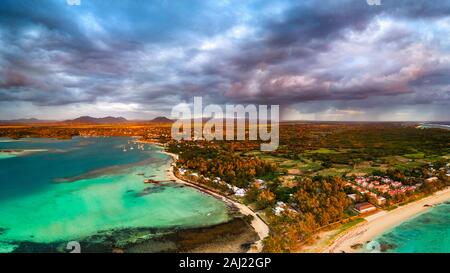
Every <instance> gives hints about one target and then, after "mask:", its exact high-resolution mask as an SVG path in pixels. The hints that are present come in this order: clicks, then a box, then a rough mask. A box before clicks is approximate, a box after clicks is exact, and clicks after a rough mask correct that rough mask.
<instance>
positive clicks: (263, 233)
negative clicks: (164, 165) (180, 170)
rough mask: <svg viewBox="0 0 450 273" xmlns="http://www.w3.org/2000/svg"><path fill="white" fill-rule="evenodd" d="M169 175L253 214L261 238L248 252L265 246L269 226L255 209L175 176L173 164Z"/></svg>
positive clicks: (242, 212)
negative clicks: (264, 240)
mask: <svg viewBox="0 0 450 273" xmlns="http://www.w3.org/2000/svg"><path fill="white" fill-rule="evenodd" d="M161 152H162V153H165V154H167V155H170V156H171V157H172V158H173V160H174V161H175V162H176V160H178V155H176V154H172V153H168V152H165V151H161ZM168 177H169V179H171V180H175V181H176V182H177V183H181V184H185V185H188V186H190V187H194V188H196V189H198V190H200V191H203V192H205V193H207V194H210V195H212V196H214V197H216V198H219V199H221V200H222V201H224V202H226V203H230V204H232V205H233V206H235V207H236V208H237V209H239V212H240V213H241V214H243V215H252V216H253V220H252V223H251V226H252V227H253V229H254V230H255V232H256V233H257V234H258V236H259V240H258V241H256V242H255V244H254V246H253V247H251V248H250V249H249V251H248V253H259V252H261V251H262V248H263V243H262V241H263V239H264V238H266V237H267V236H268V235H269V227H268V226H267V224H266V223H264V221H263V220H262V219H261V218H260V217H259V216H258V215H257V214H256V213H255V212H254V211H253V210H251V209H250V208H249V207H247V206H246V205H244V204H241V203H239V202H236V201H234V200H232V199H230V198H228V197H226V196H223V195H221V194H219V193H217V192H214V191H211V190H209V189H206V188H203V187H200V186H198V185H196V184H193V183H190V182H189V181H185V180H182V179H179V178H178V177H176V176H175V174H174V170H173V165H171V167H170V169H169V171H168Z"/></svg>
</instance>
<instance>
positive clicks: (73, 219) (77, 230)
mask: <svg viewBox="0 0 450 273" xmlns="http://www.w3.org/2000/svg"><path fill="white" fill-rule="evenodd" d="M0 140H5V139H0ZM130 140H131V139H129V138H74V139H72V140H53V139H27V140H26V141H23V140H22V141H17V142H15V141H0V149H3V150H4V149H47V150H48V151H47V152H36V153H30V154H24V155H19V156H15V157H8V158H2V159H1V160H0V252H9V251H12V250H13V249H14V246H15V245H17V243H18V242H21V241H29V242H38V243H51V242H55V241H71V240H78V239H80V238H83V237H87V236H90V235H94V234H96V233H98V232H100V231H104V230H113V229H115V230H117V229H122V228H141V227H149V228H170V227H199V226H208V225H213V224H218V223H222V222H225V221H227V220H228V218H229V216H228V212H227V208H226V205H225V204H224V203H222V202H220V201H218V200H216V199H215V198H212V197H210V196H208V195H205V194H203V193H201V192H199V191H197V190H195V189H192V188H189V187H178V186H177V185H176V184H174V183H172V182H169V183H165V184H164V183H163V185H149V184H144V183H143V180H144V178H145V177H149V178H151V179H155V180H166V179H167V177H166V170H167V168H168V166H169V164H170V163H171V159H170V157H169V156H167V155H165V154H163V153H160V151H161V148H159V147H157V146H153V145H145V147H144V150H143V151H142V150H139V149H137V145H136V144H133V145H131V144H128V143H129V142H130ZM124 147H126V148H127V151H126V152H124V151H123V148H124ZM130 147H134V149H133V150H131V149H130ZM142 174H144V175H145V177H144V176H142ZM61 181H73V182H70V183H61Z"/></svg>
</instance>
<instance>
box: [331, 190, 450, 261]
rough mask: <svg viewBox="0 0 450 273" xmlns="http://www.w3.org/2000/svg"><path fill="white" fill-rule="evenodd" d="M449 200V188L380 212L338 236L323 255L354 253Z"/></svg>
mask: <svg viewBox="0 0 450 273" xmlns="http://www.w3.org/2000/svg"><path fill="white" fill-rule="evenodd" d="M448 200H450V188H447V189H444V190H441V191H438V192H435V193H434V194H433V195H431V196H428V197H425V198H422V199H420V200H417V201H415V202H412V203H409V204H407V205H405V206H402V207H399V208H396V209H394V210H392V211H381V212H378V213H376V214H373V215H370V216H368V217H366V218H365V220H366V221H365V222H363V223H361V224H359V225H356V226H355V227H353V228H351V229H350V230H348V231H347V232H345V233H343V234H342V235H340V236H339V237H338V238H336V239H335V240H334V242H332V243H331V244H330V245H329V246H328V247H326V248H325V249H324V251H323V253H342V252H345V253H356V252H361V250H360V249H355V248H352V246H355V245H358V244H361V245H364V244H366V243H367V242H369V241H371V240H373V239H374V238H376V237H377V236H379V235H381V234H383V233H385V232H386V231H388V230H390V229H392V228H394V227H396V226H398V225H400V224H401V223H403V222H404V221H407V220H409V219H411V218H414V217H416V216H418V215H420V214H422V213H424V212H427V211H428V210H429V209H430V207H431V206H434V205H438V204H440V203H443V202H446V201H448Z"/></svg>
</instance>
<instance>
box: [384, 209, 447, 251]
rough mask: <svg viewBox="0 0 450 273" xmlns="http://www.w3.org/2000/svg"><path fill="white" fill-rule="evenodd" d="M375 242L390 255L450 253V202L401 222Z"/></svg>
mask: <svg viewBox="0 0 450 273" xmlns="http://www.w3.org/2000/svg"><path fill="white" fill-rule="evenodd" d="M376 241H377V242H379V243H381V244H382V245H383V244H384V245H385V246H388V249H387V251H386V252H390V253H450V202H446V203H444V204H441V205H438V206H436V207H433V208H432V209H430V210H429V211H427V212H425V213H423V214H420V215H418V216H416V217H414V218H412V219H410V220H408V221H406V222H403V223H402V224H401V225H399V226H397V227H395V228H393V229H391V230H389V231H388V232H386V233H384V234H382V235H381V236H379V237H378V238H376Z"/></svg>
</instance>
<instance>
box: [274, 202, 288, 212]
mask: <svg viewBox="0 0 450 273" xmlns="http://www.w3.org/2000/svg"><path fill="white" fill-rule="evenodd" d="M285 209H286V204H285V203H284V202H281V201H278V202H277V205H276V206H275V208H274V209H273V212H274V213H275V215H278V216H279V215H280V214H281V213H282V212H283V211H285Z"/></svg>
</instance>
